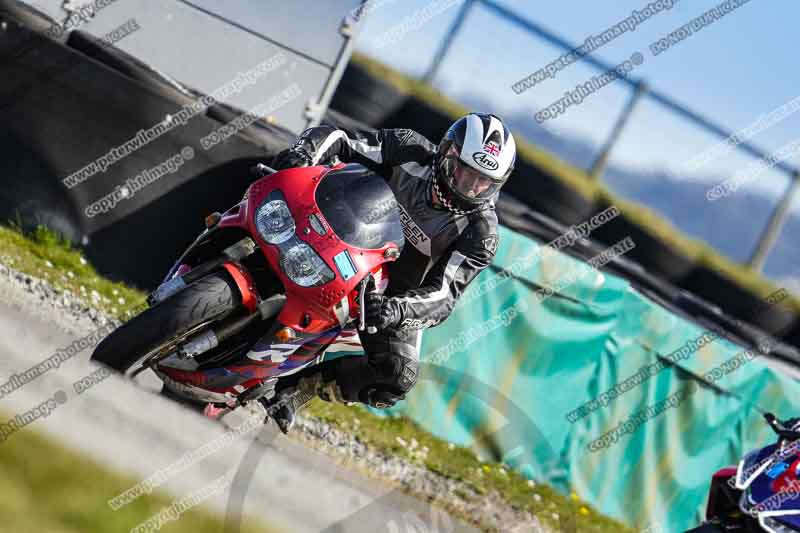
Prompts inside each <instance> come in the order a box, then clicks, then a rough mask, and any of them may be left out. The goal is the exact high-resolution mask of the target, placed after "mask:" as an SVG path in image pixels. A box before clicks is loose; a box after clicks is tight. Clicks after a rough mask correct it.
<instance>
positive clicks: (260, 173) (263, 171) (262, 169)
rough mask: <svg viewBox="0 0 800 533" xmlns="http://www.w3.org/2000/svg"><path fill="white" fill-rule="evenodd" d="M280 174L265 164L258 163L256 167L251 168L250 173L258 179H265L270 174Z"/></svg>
mask: <svg viewBox="0 0 800 533" xmlns="http://www.w3.org/2000/svg"><path fill="white" fill-rule="evenodd" d="M276 172H278V171H277V170H275V169H274V168H272V167H268V166H267V165H265V164H264V163H257V164H256V166H254V167H251V168H250V173H251V174H253V175H254V176H256V177H258V178H263V177H264V176H267V175H269V174H275V173H276Z"/></svg>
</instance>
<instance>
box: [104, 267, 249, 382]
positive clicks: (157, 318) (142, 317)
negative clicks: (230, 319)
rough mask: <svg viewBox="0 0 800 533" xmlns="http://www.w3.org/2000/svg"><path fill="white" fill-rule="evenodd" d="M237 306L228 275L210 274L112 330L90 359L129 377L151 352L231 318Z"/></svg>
mask: <svg viewBox="0 0 800 533" xmlns="http://www.w3.org/2000/svg"><path fill="white" fill-rule="evenodd" d="M240 303H241V296H240V294H239V291H238V289H237V288H236V286H235V285H234V284H233V282H232V281H231V280H230V279H229V278H228V276H227V274H224V273H221V272H215V273H213V274H209V275H208V276H205V277H203V278H201V279H199V280H197V281H195V282H194V283H191V284H190V285H188V286H187V287H185V288H184V289H182V290H181V291H180V292H178V293H176V294H173V295H172V296H170V297H169V298H167V299H166V300H164V301H162V302H159V303H158V304H156V305H155V306H153V307H151V308H149V309H146V310H145V311H143V312H142V313H140V314H139V315H137V316H135V317H133V318H132V319H130V320H129V321H128V322H126V323H125V324H123V325H121V326H120V327H118V328H117V329H115V330H114V331H113V332H111V334H110V335H109V336H107V337H106V338H105V339H103V340H102V341H101V342H100V344H98V345H97V348H95V350H94V353H92V357H91V359H92V360H93V361H96V362H98V363H102V364H104V365H106V366H108V367H110V368H112V369H113V370H116V371H117V372H121V373H123V374H125V375H131V374H132V373H133V372H134V371H136V370H137V368H138V367H140V366H141V364H142V363H143V362H144V360H145V359H147V358H148V357H150V356H151V355H152V353H153V352H155V351H157V350H158V349H160V348H162V347H164V346H165V345H167V344H168V343H170V342H174V341H175V340H176V339H180V338H181V337H183V336H185V335H186V333H188V332H190V331H192V330H193V329H195V328H198V326H202V325H203V324H205V323H208V322H210V321H212V320H214V319H218V318H222V317H223V316H226V315H228V314H230V312H231V311H233V310H234V309H236V308H237V307H238V306H239V305H240Z"/></svg>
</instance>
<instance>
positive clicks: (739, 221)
mask: <svg viewBox="0 0 800 533" xmlns="http://www.w3.org/2000/svg"><path fill="white" fill-rule="evenodd" d="M459 99H461V100H462V101H463V102H464V103H465V104H466V105H467V106H468V107H470V108H472V109H485V110H489V109H492V107H493V106H492V104H490V103H489V102H488V101H486V100H483V99H481V98H480V97H476V96H474V95H472V96H471V95H467V94H463V95H459ZM503 119H504V120H505V121H507V122H508V124H509V126H510V127H511V129H512V131H513V132H514V133H515V134H516V135H518V136H520V137H523V138H525V139H527V140H528V141H530V142H532V143H534V144H536V145H537V146H539V147H540V148H543V149H544V150H547V151H549V152H552V153H554V154H556V155H557V156H558V157H560V158H561V159H563V160H565V161H568V162H569V163H570V164H573V165H575V166H577V167H579V168H588V167H589V166H590V165H591V164H592V161H593V160H594V157H595V155H596V153H597V147H596V146H594V145H593V144H592V143H590V142H589V141H587V140H585V139H580V138H577V137H569V136H566V135H559V134H557V133H554V132H552V131H550V130H547V129H545V128H543V127H541V126H540V125H539V124H537V123H536V121H535V120H533V117H532V115H531V113H530V112H528V111H523V110H520V111H517V112H515V113H505V114H504V115H503ZM726 177H727V176H713V175H709V177H708V178H707V179H706V180H703V181H699V180H698V181H694V180H684V179H678V178H676V177H674V176H672V175H670V174H668V173H666V172H663V171H659V170H653V171H651V172H649V173H642V172H640V171H632V170H628V169H626V168H623V167H620V166H618V165H614V164H609V165H608V167H607V168H606V172H605V173H604V175H603V177H602V181H603V183H604V184H605V185H606V186H607V187H608V188H609V189H610V190H611V191H612V192H613V193H615V194H617V195H619V196H621V197H624V198H626V199H629V200H633V201H636V202H639V203H641V204H643V205H645V206H647V207H649V208H651V209H653V210H654V211H657V212H658V213H660V214H661V215H662V216H664V218H666V219H667V220H669V221H670V222H672V224H674V225H675V226H676V227H677V228H679V229H680V230H682V231H683V232H685V233H686V234H687V235H689V236H691V237H694V238H697V239H700V240H702V241H704V242H706V243H708V244H709V245H711V246H712V247H714V248H715V249H716V250H717V251H719V252H721V253H722V254H724V255H725V256H727V257H728V258H730V259H732V260H734V261H736V262H746V261H747V260H748V259H749V257H750V254H751V253H752V251H753V249H754V247H755V245H756V242H757V241H758V238H759V236H760V235H761V232H762V231H763V229H764V227H765V225H766V223H767V220H768V217H769V216H770V214H771V212H772V210H773V209H774V207H775V203H776V199H774V198H769V197H767V196H766V195H764V194H759V193H757V192H751V191H748V190H739V191H738V192H737V193H736V194H733V195H731V196H728V197H727V198H724V199H721V200H718V201H716V202H708V201H707V200H706V197H705V194H706V190H707V189H708V188H709V187H710V186H713V185H715V184H717V183H719V182H720V181H721V180H723V179H725V178H726ZM744 213H746V214H747V215H748V216H747V218H745V217H743V216H742V215H743V214H744ZM764 274H765V275H766V276H767V277H768V278H770V279H772V280H774V281H775V282H777V283H779V284H780V285H782V286H783V285H788V286H787V288H790V287H791V286H794V288H795V290H794V291H793V292H795V293H796V294H800V214H798V213H797V211H794V212H791V213H790V215H789V217H788V218H787V220H786V224H785V225H784V227H783V232H782V234H781V236H780V238H779V239H778V241H777V242H776V243H775V246H774V248H773V249H772V251H771V253H770V255H769V257H768V259H767V263H766V266H765V269H764Z"/></svg>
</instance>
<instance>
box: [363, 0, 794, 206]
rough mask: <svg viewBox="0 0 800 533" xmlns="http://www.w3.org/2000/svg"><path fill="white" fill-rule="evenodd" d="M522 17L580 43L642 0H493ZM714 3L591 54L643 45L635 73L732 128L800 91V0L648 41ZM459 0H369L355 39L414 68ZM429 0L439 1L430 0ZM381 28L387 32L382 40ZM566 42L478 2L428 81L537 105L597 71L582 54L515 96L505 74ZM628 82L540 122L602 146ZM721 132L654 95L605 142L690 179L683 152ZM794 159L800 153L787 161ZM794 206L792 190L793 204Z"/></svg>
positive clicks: (773, 182)
mask: <svg viewBox="0 0 800 533" xmlns="http://www.w3.org/2000/svg"><path fill="white" fill-rule="evenodd" d="M495 1H496V2H497V3H498V4H500V5H503V6H504V7H507V8H509V9H511V10H513V11H515V12H517V13H518V14H519V15H521V16H523V17H524V18H527V19H530V20H532V21H535V22H536V23H538V24H540V25H542V26H544V27H545V28H547V29H549V30H551V31H552V32H554V33H555V34H557V35H559V36H560V37H562V38H564V39H566V40H568V41H571V42H573V43H574V44H575V45H576V46H578V45H580V44H582V43H583V42H584V41H585V39H586V38H587V37H588V36H589V35H597V34H599V33H602V32H603V31H604V30H606V29H608V28H609V27H611V26H613V25H614V24H616V23H617V22H619V21H621V20H623V19H624V18H626V17H628V16H630V14H631V12H632V11H633V10H634V9H642V8H643V7H645V6H646V5H647V4H648V3H649V2H648V1H647V0H638V1H636V0H616V1H614V2H613V3H612V2H589V1H587V0H560V1H559V2H534V1H531V0H524V1H523V0H495ZM718 4H719V2H713V1H698V0H692V1H691V2H690V1H689V0H679V1H677V2H675V5H674V6H673V7H672V8H671V9H669V10H665V11H661V12H660V13H658V14H656V15H654V16H653V17H651V18H650V19H649V20H647V21H645V22H643V23H641V24H639V25H638V26H637V27H636V29H635V30H634V31H633V32H626V33H624V34H622V35H621V36H619V37H618V38H617V39H615V40H614V41H612V42H610V43H608V44H606V45H605V46H603V47H602V48H600V49H599V50H597V51H595V52H594V54H593V55H594V57H596V58H598V59H601V60H603V61H605V62H607V63H609V64H611V65H616V64H618V63H620V62H621V61H623V60H624V59H627V58H629V57H631V55H632V54H633V53H634V52H640V53H641V54H642V56H643V58H644V61H643V63H642V64H641V65H639V66H637V67H636V68H635V69H634V71H633V72H632V73H631V76H632V77H635V78H640V79H643V80H645V81H646V82H647V83H648V85H649V86H650V87H652V88H654V89H655V90H657V91H659V92H661V93H663V94H666V95H669V96H670V97H671V98H673V99H675V100H677V101H678V102H680V103H682V104H684V105H686V106H687V107H689V108H690V109H692V110H694V111H696V112H698V113H700V114H701V115H703V116H705V117H707V118H709V119H711V120H713V121H714V122H716V123H718V124H720V125H722V126H724V127H725V128H727V129H730V130H731V131H736V130H738V129H741V128H744V127H746V126H748V125H750V124H752V123H754V122H755V121H756V120H757V119H758V118H759V116H760V115H762V114H766V113H769V112H770V111H772V110H774V109H775V108H777V107H779V106H781V105H783V104H785V103H787V102H789V101H791V100H793V99H794V98H797V97H798V96H800V69H798V62H797V60H796V57H797V56H796V46H794V45H793V43H794V42H796V34H797V24H798V21H800V2H797V1H796V0H771V1H768V0H750V1H749V2H748V3H746V4H744V5H743V6H741V7H739V8H738V9H735V10H734V11H732V12H730V13H729V14H727V15H726V16H725V17H723V18H722V19H720V20H717V21H716V22H714V23H713V24H711V25H709V26H707V27H705V28H703V29H702V30H701V31H699V32H697V33H695V34H694V35H691V36H689V37H688V39H685V40H684V41H682V42H680V43H679V44H677V45H675V46H673V47H672V48H670V49H669V50H667V51H665V52H663V53H661V54H659V55H657V56H654V55H653V54H652V53H651V51H650V50H649V48H648V47H649V45H650V44H651V43H653V42H654V41H657V40H658V39H660V38H662V37H665V36H666V35H667V34H669V33H670V32H672V31H674V30H676V29H677V28H679V27H680V26H682V25H683V24H686V23H688V22H689V21H691V20H692V19H693V18H694V17H697V16H699V15H701V14H702V13H704V12H705V11H707V10H708V9H710V8H712V7H714V6H716V5H718ZM460 5H461V4H460V1H459V0H402V2H401V1H400V0H376V1H375V3H374V6H375V7H374V9H371V10H369V11H368V13H367V17H366V19H365V24H364V26H363V28H362V31H361V33H360V35H359V36H358V38H357V40H356V49H357V50H358V51H361V52H364V53H366V54H369V55H371V56H373V57H376V58H378V59H379V60H381V61H383V62H385V63H387V64H389V65H391V66H393V67H395V68H397V69H399V70H401V71H404V72H406V73H408V74H412V75H417V76H420V75H422V73H424V72H425V70H426V69H427V66H428V65H429V63H430V61H431V59H432V56H433V54H434V53H435V50H436V49H437V47H438V44H439V42H440V41H441V39H442V38H443V37H444V35H445V33H446V32H447V31H448V28H449V27H450V24H451V22H452V21H453V20H454V18H455V15H456V14H457V12H458V11H459V9H460ZM426 6H429V7H428V9H429V10H431V11H430V12H435V13H438V14H436V15H435V16H433V17H432V18H429V19H427V20H426V19H425V18H424V17H419V16H418V18H417V19H416V20H417V21H418V22H419V24H417V26H418V27H416V28H413V29H412V30H411V31H408V32H407V33H404V34H402V35H399V39H398V40H397V41H396V42H394V43H392V44H385V43H384V42H383V41H385V40H386V38H385V37H386V35H387V34H386V32H387V31H390V30H391V29H392V28H393V27H397V26H398V25H399V24H400V23H401V22H402V21H403V19H404V17H413V16H414V13H415V12H416V13H419V10H421V9H422V8H424V7H426ZM434 8H436V9H434ZM382 39H383V41H382ZM562 53H563V52H562V51H561V50H560V49H558V48H556V47H554V46H552V45H550V44H548V43H546V42H545V41H543V40H542V39H540V38H539V37H537V36H535V35H531V34H529V33H527V32H526V31H525V30H524V29H522V28H520V27H518V26H516V25H515V24H513V23H511V22H508V21H506V20H504V19H502V18H500V17H498V16H497V15H495V14H494V13H493V12H491V11H490V10H489V9H488V8H486V7H484V6H483V5H481V2H476V4H475V5H473V6H472V7H471V8H470V11H469V13H468V15H467V17H466V19H465V22H464V25H463V27H462V28H461V31H460V32H459V33H458V34H457V36H456V38H455V40H454V41H453V46H452V48H451V49H450V51H449V52H448V54H447V55H446V57H445V59H444V61H443V63H442V66H441V69H440V71H439V73H438V75H437V77H436V78H435V79H434V85H435V86H437V87H438V88H440V89H442V90H443V91H444V92H445V93H447V94H448V95H450V96H452V97H454V98H455V99H456V100H458V99H459V97H463V95H468V94H475V95H479V96H481V97H483V98H485V99H487V100H488V101H490V102H492V105H493V106H495V108H494V109H492V110H491V111H494V112H496V113H498V114H500V115H501V116H502V114H503V113H504V112H509V111H511V110H522V111H525V112H528V113H530V116H531V120H534V116H533V115H534V113H536V112H537V111H539V110H540V109H542V108H544V107H546V106H548V105H550V104H552V103H553V102H555V101H556V100H557V99H559V98H561V97H562V96H563V95H564V92H565V91H567V90H572V89H574V88H575V86H576V85H577V84H579V83H584V82H586V81H588V80H589V79H590V78H591V77H592V76H596V75H598V74H600V73H601V71H598V70H596V69H594V68H592V67H590V66H588V65H587V64H586V63H583V62H579V63H574V64H572V65H570V66H568V67H566V68H565V69H564V70H562V71H560V72H559V73H558V74H557V76H556V77H555V78H553V79H547V80H545V81H544V82H542V83H540V84H538V85H537V86H535V87H533V88H531V89H529V90H527V91H525V92H524V93H522V94H521V95H518V94H516V93H515V92H514V91H512V90H511V85H512V84H513V83H514V82H516V81H518V80H520V79H521V78H524V77H526V76H527V75H529V74H530V73H532V72H534V71H536V70H537V69H539V68H541V67H543V66H544V65H546V64H547V63H549V62H550V61H552V60H553V59H555V58H556V57H558V56H559V55H561V54H562ZM629 95H630V89H629V88H628V87H627V86H626V85H625V84H624V83H623V82H621V81H615V82H613V83H612V84H610V85H608V86H606V87H604V88H602V89H601V90H599V91H597V92H596V93H594V94H592V95H590V96H589V97H587V98H586V99H585V100H584V101H583V103H581V104H580V105H579V106H573V107H570V108H567V109H566V110H565V112H564V113H563V114H561V115H559V116H558V117H556V118H554V119H551V120H548V121H547V122H545V123H544V126H545V127H547V128H548V129H550V130H551V131H554V132H560V133H565V134H568V135H572V136H575V137H579V138H584V139H586V140H588V141H590V142H592V143H593V144H595V145H598V146H599V145H600V144H601V143H602V142H603V141H604V140H605V139H606V137H607V135H608V133H609V132H610V130H611V128H612V125H613V124H614V121H615V120H616V118H617V116H618V115H619V112H620V110H621V109H622V107H623V106H624V105H625V102H626V101H627V98H628V96H629ZM799 126H800V112H797V113H795V114H793V115H791V116H790V117H788V118H786V119H785V120H783V121H782V122H781V123H779V124H777V125H775V126H772V127H771V128H769V129H768V130H766V131H763V132H761V133H759V134H757V135H756V136H755V137H753V138H752V139H751V142H752V143H753V144H755V145H757V146H759V147H761V148H762V149H764V150H765V151H766V152H773V151H775V150H777V149H779V148H781V147H782V146H784V145H786V144H787V143H790V142H792V141H794V140H795V139H797V138H798V137H800V127H799ZM720 140H721V139H720V138H719V137H717V136H714V135H713V134H710V133H707V132H705V131H704V130H702V129H700V128H698V127H697V126H695V125H694V124H692V123H690V122H688V121H687V120H685V119H683V118H680V117H678V116H676V115H674V114H673V113H672V112H671V111H669V110H667V109H665V108H664V107H662V106H661V105H659V104H657V103H655V102H654V101H653V100H651V99H642V100H640V102H639V104H638V105H637V107H636V109H635V111H634V113H633V115H632V117H631V120H630V122H629V124H628V127H626V129H625V130H624V132H623V134H622V136H621V138H620V141H619V142H618V144H617V145H616V146H615V148H614V151H613V152H612V158H611V159H612V161H613V163H615V164H618V165H622V166H626V167H629V168H632V169H653V168H657V169H664V170H667V171H669V172H670V173H671V174H673V175H674V176H675V177H678V178H682V179H697V178H698V176H697V175H695V174H693V173H692V172H691V171H688V170H687V168H686V162H687V161H688V160H690V159H691V158H692V157H694V156H696V155H698V154H699V153H701V152H702V151H703V150H705V149H707V148H709V147H711V146H713V145H714V144H716V143H717V142H719V141H720ZM754 161H755V160H754V159H753V158H752V157H751V156H749V155H742V154H739V153H732V154H730V155H727V156H725V157H722V158H719V159H718V160H715V161H713V162H712V163H709V164H708V165H707V166H706V167H704V168H703V169H702V170H703V172H702V174H703V176H704V177H708V175H716V174H719V176H720V177H729V176H730V175H731V173H732V172H735V171H736V170H738V169H741V168H743V167H744V166H745V165H748V164H750V163H752V162H754ZM788 162H789V163H790V164H792V163H794V164H796V165H797V166H798V167H800V154H798V156H797V157H795V158H794V159H793V160H790V161H788ZM787 183H788V178H787V177H786V175H785V174H783V173H782V172H779V171H776V170H772V171H769V172H767V173H765V174H764V175H763V176H762V177H761V178H759V179H758V180H756V181H755V182H754V183H751V184H750V185H748V187H753V188H755V189H760V190H761V191H764V192H767V193H769V194H770V195H777V194H779V193H780V192H782V191H783V190H784V189H785V187H786V185H787ZM793 207H795V208H796V209H797V208H800V199H797V198H796V199H795V201H794V206H793Z"/></svg>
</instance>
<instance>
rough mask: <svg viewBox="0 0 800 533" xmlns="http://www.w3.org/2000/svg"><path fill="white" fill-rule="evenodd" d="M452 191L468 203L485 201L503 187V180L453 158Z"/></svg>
mask: <svg viewBox="0 0 800 533" xmlns="http://www.w3.org/2000/svg"><path fill="white" fill-rule="evenodd" d="M450 179H451V189H452V190H453V191H454V192H455V193H457V194H458V195H459V196H461V197H462V199H464V200H466V201H468V202H476V201H483V200H486V199H488V198H491V197H492V196H494V194H495V193H497V191H499V190H500V187H501V186H502V185H503V182H502V181H501V180H497V179H495V178H493V177H491V176H488V175H486V174H484V173H483V172H481V171H480V170H477V169H474V168H472V167H471V166H469V165H467V164H466V163H464V162H462V161H460V160H459V159H457V158H453V173H452V175H451V177H450Z"/></svg>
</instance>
